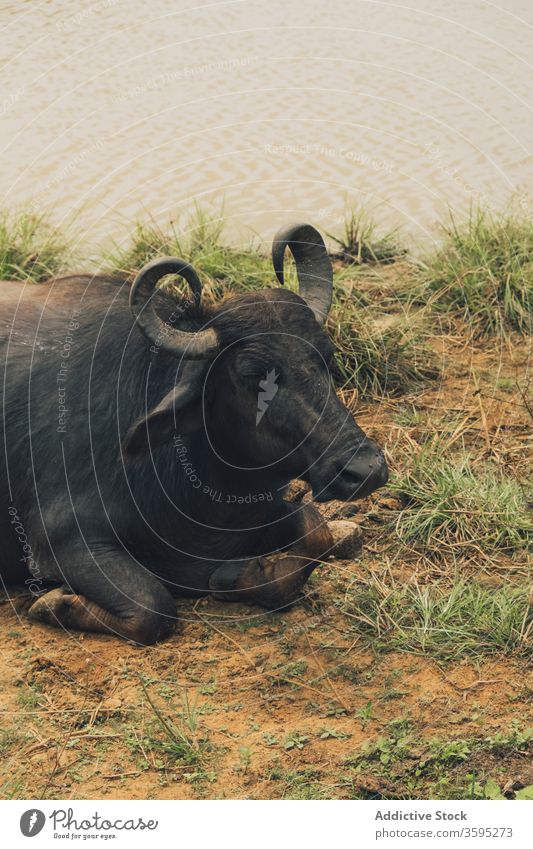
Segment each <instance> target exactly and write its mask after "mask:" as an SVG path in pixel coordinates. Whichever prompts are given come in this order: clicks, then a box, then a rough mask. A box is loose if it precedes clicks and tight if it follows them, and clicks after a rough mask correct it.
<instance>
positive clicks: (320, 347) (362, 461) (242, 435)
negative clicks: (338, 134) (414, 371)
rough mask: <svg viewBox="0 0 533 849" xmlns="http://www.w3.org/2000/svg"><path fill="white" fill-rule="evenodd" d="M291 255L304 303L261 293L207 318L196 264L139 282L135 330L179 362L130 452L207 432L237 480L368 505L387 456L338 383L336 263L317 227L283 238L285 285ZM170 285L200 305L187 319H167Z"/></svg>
mask: <svg viewBox="0 0 533 849" xmlns="http://www.w3.org/2000/svg"><path fill="white" fill-rule="evenodd" d="M287 247H288V248H289V249H290V251H291V253H292V254H293V256H294V259H295V262H296V270H297V274H298V281H299V294H298V295H297V294H295V293H293V292H291V291H287V290H284V289H278V288H271V289H270V288H269V289H262V290H258V291H256V292H253V293H246V294H240V295H236V296H233V297H231V298H228V299H226V300H224V301H223V302H222V303H221V304H219V305H218V306H217V307H216V308H213V309H203V308H202V307H201V304H200V299H201V283H200V280H199V278H198V275H197V274H196V272H195V271H194V269H193V268H192V267H191V266H190V265H189V264H188V263H186V262H184V261H182V260H179V259H174V258H161V259H156V260H154V261H153V262H151V263H149V264H148V265H146V266H145V267H144V268H143V269H142V270H141V271H140V272H139V274H138V275H137V278H136V279H135V282H134V284H133V287H132V290H131V297H130V304H131V308H132V311H133V314H134V316H135V319H136V322H137V325H138V327H139V328H140V329H141V330H142V331H143V333H144V334H145V335H146V336H147V337H148V339H149V340H150V342H151V343H152V350H153V351H155V352H158V351H159V350H163V351H165V352H167V353H170V354H172V355H173V356H174V357H176V358H178V360H179V362H180V367H179V369H178V379H177V380H176V382H175V387H174V389H172V390H171V391H170V392H168V394H167V395H165V397H164V398H163V399H162V401H161V402H160V403H159V404H158V405H157V406H156V407H155V408H153V409H152V410H150V411H149V412H148V415H147V417H146V418H145V419H144V420H143V421H140V422H138V423H137V424H136V425H134V427H133V428H132V429H131V430H130V432H129V434H128V437H127V440H126V448H127V450H128V451H129V452H130V453H135V452H138V451H141V450H146V449H147V448H148V447H150V448H154V447H156V446H157V445H158V444H161V443H163V442H168V441H170V440H171V439H172V435H173V433H175V432H178V433H184V432H190V431H194V430H203V432H204V434H205V435H206V437H207V440H208V444H209V450H211V451H213V452H214V454H215V455H216V456H217V458H218V460H220V462H222V463H223V464H225V465H226V466H227V467H228V469H233V470H236V471H239V472H242V473H252V474H256V475H260V476H261V477H262V478H264V477H267V478H269V479H270V480H271V481H273V482H276V481H281V482H283V481H288V480H290V479H292V478H301V479H303V480H306V481H308V482H309V483H310V484H311V486H312V489H313V495H314V498H315V500H316V501H328V500H330V499H341V500H346V501H349V500H352V499H356V498H361V497H363V496H365V495H367V494H368V493H370V492H372V491H373V490H375V489H377V488H378V487H380V486H383V485H384V484H385V483H386V481H387V476H388V472H387V466H386V463H385V459H384V457H383V453H382V451H381V450H380V449H379V448H378V446H377V445H376V444H375V443H374V442H373V441H372V440H371V439H369V438H368V437H367V436H366V435H365V433H364V432H363V431H362V430H361V428H360V427H359V426H358V425H357V423H356V422H355V421H354V418H353V416H352V415H351V413H350V412H349V411H348V409H347V408H346V407H345V406H344V405H343V404H342V403H341V402H340V400H339V399H338V397H337V395H336V393H335V390H334V386H333V383H332V380H331V377H330V373H329V365H330V362H331V359H332V356H333V353H334V349H333V346H332V344H331V342H330V340H329V338H328V336H327V333H326V332H325V330H324V323H325V321H326V319H327V315H328V312H329V308H330V306H331V299H332V280H333V274H332V267H331V262H330V259H329V256H328V253H327V250H326V248H325V245H324V242H323V240H322V237H321V236H320V234H319V233H318V231H317V230H315V228H314V227H311V226H309V225H306V224H295V225H292V226H290V227H287V228H284V229H283V230H281V231H280V232H279V233H278V234H277V236H276V238H275V240H274V245H273V251H272V257H273V262H274V269H275V272H276V275H277V278H278V280H279V282H280V283H281V284H283V282H284V271H283V260H284V254H285V250H286V248H287ZM168 274H179V275H181V276H182V277H183V278H185V280H186V281H187V282H188V284H189V287H190V289H191V292H192V296H193V300H192V302H189V305H188V307H187V308H185V309H182V307H181V306H180V304H178V303H177V302H175V301H174V302H172V301H169V302H168V304H167V313H166V315H165V316H164V317H162V315H161V296H160V295H159V306H158V303H157V302H158V290H157V289H156V285H157V283H158V281H159V280H160V279H161V278H162V277H164V276H165V275H168ZM172 304H173V306H172ZM169 309H170V310H171V312H170V313H169V312H168V310H169Z"/></svg>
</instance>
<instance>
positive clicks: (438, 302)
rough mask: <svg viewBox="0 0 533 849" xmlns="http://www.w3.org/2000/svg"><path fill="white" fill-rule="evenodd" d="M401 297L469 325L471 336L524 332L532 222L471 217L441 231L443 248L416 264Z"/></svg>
mask: <svg viewBox="0 0 533 849" xmlns="http://www.w3.org/2000/svg"><path fill="white" fill-rule="evenodd" d="M407 292H410V295H411V296H412V297H414V298H415V300H416V301H417V302H419V303H430V304H431V305H432V307H433V308H434V309H436V310H437V311H440V312H442V313H446V312H451V313H452V314H454V315H455V316H458V317H461V318H462V319H464V320H465V321H466V322H468V323H469V324H471V326H472V328H473V330H474V332H475V333H476V334H477V335H488V334H501V335H505V334H506V333H507V332H508V331H509V330H518V331H520V332H521V333H530V332H531V327H532V312H533V221H531V220H529V219H526V218H519V217H511V216H504V215H502V216H493V215H491V214H489V213H488V212H487V211H486V210H484V209H477V210H475V211H473V212H471V214H470V216H469V218H468V221H467V222H466V224H464V225H461V226H459V225H458V224H457V223H456V222H455V221H454V220H453V219H452V221H451V224H450V225H449V226H447V227H445V241H444V245H443V247H442V248H441V249H440V250H439V251H437V252H436V253H434V254H432V255H431V256H429V257H428V258H427V259H426V260H425V262H422V263H420V265H419V268H418V274H417V275H415V279H414V282H413V284H412V286H411V287H408V289H407Z"/></svg>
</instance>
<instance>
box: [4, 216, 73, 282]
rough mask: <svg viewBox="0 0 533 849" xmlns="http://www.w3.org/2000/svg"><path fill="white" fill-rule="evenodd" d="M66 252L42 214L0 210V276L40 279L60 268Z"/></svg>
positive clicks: (65, 245) (64, 242)
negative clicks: (13, 212) (14, 213)
mask: <svg viewBox="0 0 533 849" xmlns="http://www.w3.org/2000/svg"><path fill="white" fill-rule="evenodd" d="M70 253H71V248H70V245H69V243H68V241H67V240H66V239H65V237H64V236H63V235H62V234H61V233H60V232H59V231H58V230H56V229H55V228H54V227H53V226H52V225H51V224H50V223H49V221H48V220H47V219H46V218H45V216H42V215H35V214H33V213H30V212H22V213H19V214H18V215H11V216H10V215H7V214H6V213H0V279H3V280H31V281H33V282H35V283H40V282H42V281H43V280H47V279H49V278H50V277H53V276H54V275H56V274H59V273H60V272H61V271H63V270H64V269H65V268H66V264H67V260H68V258H69V255H70Z"/></svg>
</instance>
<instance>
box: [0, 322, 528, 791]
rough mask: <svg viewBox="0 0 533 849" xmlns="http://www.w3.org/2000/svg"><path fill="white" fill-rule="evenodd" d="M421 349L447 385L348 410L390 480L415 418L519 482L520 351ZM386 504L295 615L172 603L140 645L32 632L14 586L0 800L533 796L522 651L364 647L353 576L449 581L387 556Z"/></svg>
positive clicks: (451, 338)
mask: <svg viewBox="0 0 533 849" xmlns="http://www.w3.org/2000/svg"><path fill="white" fill-rule="evenodd" d="M434 347H435V350H436V351H437V354H438V357H439V359H440V360H441V366H442V368H443V373H444V374H445V379H443V380H441V381H438V382H437V383H436V384H432V385H430V386H428V387H426V388H424V389H423V390H421V391H418V392H416V393H413V395H411V396H403V397H401V398H395V399H385V400H379V401H378V400H376V401H375V402H373V403H368V402H367V403H365V405H364V406H363V405H362V404H361V403H358V404H357V407H358V420H359V421H360V423H361V424H362V426H363V427H364V428H365V429H366V430H367V431H368V432H369V433H371V434H372V435H374V436H375V437H376V438H377V439H378V440H380V441H381V443H382V444H384V445H386V448H387V452H388V456H389V458H390V461H391V465H392V467H393V468H394V466H395V455H396V454H397V453H398V450H399V448H403V449H405V448H406V447H409V446H411V447H412V450H413V451H415V450H417V448H419V447H420V444H421V441H422V440H423V437H424V434H423V433H422V432H421V427H422V430H423V428H424V426H423V425H422V426H421V425H420V424H416V423H415V424H411V425H408V426H405V425H400V424H398V414H399V413H401V412H402V411H403V410H405V409H407V408H409V409H412V408H415V409H416V410H417V411H419V412H420V413H421V414H424V415H427V416H430V423H429V424H428V425H427V427H431V428H435V427H438V423H439V422H446V421H449V418H450V416H451V415H452V414H453V415H454V416H458V418H459V419H462V420H463V422H464V426H463V430H462V439H463V440H464V442H465V444H466V445H467V446H469V447H470V448H471V449H472V450H473V451H474V452H475V453H476V454H477V455H478V456H479V457H489V456H490V459H492V460H493V461H494V462H498V463H500V464H504V465H505V467H506V468H507V469H508V470H509V471H510V472H513V471H515V470H519V469H520V468H521V467H522V466H523V464H524V463H525V462H526V461H527V457H528V453H527V447H528V435H529V434H530V432H531V417H530V414H529V413H528V411H527V405H526V404H525V403H524V399H523V397H522V395H521V392H520V391H519V390H518V389H517V387H516V386H515V387H514V388H513V380H514V379H515V377H516V376H517V375H520V376H521V377H523V375H524V374H525V372H526V371H527V363H528V357H529V353H530V352H529V351H528V350H526V347H525V344H524V343H523V341H522V342H521V343H519V344H518V343H516V344H511V345H510V346H508V347H505V346H503V347H502V348H498V346H497V345H494V344H491V345H486V346H482V347H481V348H480V347H479V346H478V347H477V349H476V350H475V352H474V353H472V351H473V349H472V346H471V345H469V344H468V343H467V342H466V341H465V338H464V336H461V334H456V335H454V334H453V333H449V334H448V335H447V336H446V337H439V341H438V342H435V343H434ZM502 387H503V388H502ZM347 400H350V399H347ZM353 400H354V403H355V402H356V399H353ZM397 508H398V504H397V503H396V501H395V499H394V498H392V497H391V496H390V494H388V493H387V491H386V490H385V491H382V492H379V493H376V494H375V495H374V496H372V497H371V498H370V499H366V500H365V501H363V502H360V504H359V505H358V512H357V513H355V514H354V516H353V517H352V520H353V521H354V522H356V523H357V524H358V525H359V526H360V527H361V529H362V534H363V547H362V550H361V552H360V553H359V554H357V555H356V556H355V557H354V559H352V560H349V561H340V560H335V561H331V562H329V563H326V564H324V565H323V566H322V567H321V568H320V569H318V570H317V571H316V572H315V573H314V575H313V577H312V579H311V581H310V583H309V585H308V588H307V595H306V598H305V599H303V600H302V602H301V603H299V604H298V605H297V606H295V607H294V608H293V609H291V610H289V611H285V612H280V613H274V614H270V613H266V612H265V611H262V610H259V609H258V608H253V607H247V606H244V605H235V604H228V603H223V602H218V601H215V600H213V599H211V598H205V599H201V600H199V601H191V600H181V601H179V602H178V611H179V614H180V617H181V627H180V629H179V631H177V632H176V633H175V634H174V635H173V636H172V637H171V638H170V639H169V640H167V641H166V642H164V643H161V644H159V645H156V646H154V647H151V648H138V647H135V646H133V645H130V644H125V643H122V642H120V641H118V640H117V639H114V638H111V637H107V636H93V635H84V634H79V633H74V632H72V633H63V632H60V631H56V630H52V629H50V628H48V627H46V626H44V625H43V626H39V625H37V624H30V623H29V622H27V621H26V620H25V619H24V616H23V615H22V614H21V615H19V613H17V610H21V609H22V608H23V606H24V601H25V599H24V592H23V590H22V588H12V590H11V591H10V595H11V600H10V599H8V598H7V597H5V596H4V599H3V600H2V602H1V614H2V615H1V619H0V644H1V646H2V651H1V655H0V692H1V694H2V695H1V716H0V752H1V754H2V762H1V766H0V793H1V795H2V797H4V798H65V799H69V798H82V799H91V798H105V799H108V798H109V799H118V798H120V799H122V798H139V799H144V798H158V799H175V798H184V799H188V798H252V799H280V798H299V799H309V798H409V797H412V798H428V797H429V798H431V797H433V798H438V797H441V798H454V797H457V798H482V797H483V796H489V797H494V796H495V795H496V796H497V795H498V794H499V793H500V792H501V791H502V790H504V791H505V792H506V794H507V795H510V796H512V795H513V788H516V787H520V786H523V785H530V784H533V768H532V765H531V754H532V748H531V741H532V738H531V736H529V735H528V732H527V728H528V726H531V725H532V713H533V710H532V704H533V700H532V695H533V672H532V669H531V663H530V661H529V662H528V660H527V656H526V655H525V654H524V653H511V654H509V655H503V654H487V653H485V652H484V651H483V648H482V647H480V652H479V654H477V655H475V656H473V657H461V656H459V657H458V658H457V659H456V660H452V661H451V660H443V659H442V658H438V657H431V656H429V655H425V656H424V655H420V654H413V653H409V652H407V651H397V652H387V651H383V650H379V651H378V649H377V648H376V647H375V646H373V645H372V643H371V642H370V641H369V639H368V638H367V637H365V636H364V634H362V633H361V630H360V629H359V630H358V629H357V628H356V627H355V624H354V621H353V619H351V618H350V616H349V614H348V613H347V612H346V608H345V606H344V604H343V600H344V597H345V594H346V591H347V588H348V587H349V586H350V584H351V582H352V581H353V580H354V579H356V578H357V579H359V580H363V581H364V580H365V579H366V578H367V577H368V575H369V574H370V573H372V571H373V570H379V569H381V568H383V563H384V561H385V559H387V562H388V563H389V564H390V568H391V569H392V570H393V571H394V574H395V575H396V576H397V577H400V578H401V579H402V580H403V579H405V580H407V579H409V578H410V577H412V576H413V574H417V576H418V577H419V578H420V580H422V581H425V582H432V581H434V580H437V579H441V578H442V577H443V575H444V576H445V577H446V569H447V567H446V564H443V562H442V559H440V558H439V557H438V556H435V557H433V556H432V553H431V552H425V553H423V554H421V553H420V552H419V551H414V550H413V551H411V550H406V549H405V548H404V547H402V546H400V544H399V542H398V541H397V539H396V537H395V531H394V521H393V520H394V516H395V515H396V512H395V511H396V509H397ZM326 509H327V510H329V515H331V513H334V512H335V510H336V505H326ZM454 568H455V569H457V568H459V569H460V570H462V572H464V574H465V575H466V576H472V575H473V574H475V576H476V577H477V578H480V577H481V578H482V579H484V580H486V581H488V582H489V583H490V582H491V581H494V582H495V583H498V584H502V583H511V584H512V583H513V582H522V583H523V582H524V580H526V579H527V574H528V573H527V563H526V561H525V560H524V558H523V557H518V558H510V557H506V556H504V555H498V556H496V555H494V556H493V554H492V552H486V553H485V556H484V557H483V556H481V557H479V558H474V559H470V560H465V561H464V562H462V563H461V564H460V566H459V567H457V565H456V566H455V567H454ZM529 657H531V655H530V656H529Z"/></svg>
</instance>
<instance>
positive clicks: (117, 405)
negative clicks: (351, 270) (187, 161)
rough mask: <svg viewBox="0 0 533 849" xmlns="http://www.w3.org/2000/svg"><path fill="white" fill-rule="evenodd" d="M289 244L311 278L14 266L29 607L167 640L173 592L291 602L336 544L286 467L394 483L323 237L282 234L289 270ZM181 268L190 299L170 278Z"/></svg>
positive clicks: (14, 488)
mask: <svg viewBox="0 0 533 849" xmlns="http://www.w3.org/2000/svg"><path fill="white" fill-rule="evenodd" d="M287 246H288V247H289V248H290V250H291V251H292V253H293V255H294V258H295V260H296V269H297V273H298V279H299V291H300V294H299V295H297V294H295V293H293V292H291V291H288V290H286V289H280V288H269V289H262V290H259V291H256V292H252V293H246V294H239V295H235V296H233V297H231V298H228V299H226V300H224V301H222V302H221V303H220V304H218V305H216V306H206V305H204V304H202V303H201V284H200V281H199V278H198V276H197V275H196V273H195V271H194V270H193V269H192V268H191V266H190V265H188V264H187V263H185V262H183V261H181V260H178V259H172V258H166V259H165V258H163V259H157V260H155V261H154V262H152V263H149V264H148V265H147V266H145V267H144V268H143V269H142V271H141V272H140V273H139V275H138V276H137V278H136V280H135V282H134V284H133V286H132V287H130V285H129V284H128V283H127V281H125V280H117V279H114V278H111V277H105V276H96V277H95V276H89V275H87V276H83V275H80V276H72V277H65V278H61V279H54V280H51V281H50V282H48V283H46V284H42V285H24V284H22V283H17V282H4V283H2V284H1V286H0V309H1V312H0V316H1V319H2V334H1V338H2V346H3V347H2V350H3V357H2V364H3V374H2V391H3V400H2V404H3V407H2V413H3V423H4V425H3V430H2V438H3V443H4V444H3V450H2V452H1V455H0V456H1V463H2V470H1V482H2V483H1V504H0V519H1V525H0V528H1V530H0V533H1V545H2V554H1V569H2V574H3V576H4V580H6V581H10V580H18V581H20V580H21V578H22V579H25V580H26V583H27V585H28V586H29V588H30V590H31V592H32V593H33V594H34V595H35V597H36V598H35V600H34V602H33V604H32V606H31V608H30V610H29V615H30V618H33V619H35V620H38V621H41V622H47V623H49V624H54V625H60V626H63V627H66V628H71V627H72V628H81V629H84V630H90V631H102V632H107V633H114V634H118V635H120V636H122V637H125V638H127V639H131V640H135V641H137V642H140V643H152V642H154V641H156V640H158V639H160V638H162V637H163V636H165V635H166V634H167V633H168V632H169V630H170V628H171V626H172V623H173V622H174V620H175V617H176V609H175V602H174V599H173V594H190V595H200V594H206V593H212V594H213V595H214V596H216V597H217V598H222V599H227V600H242V601H245V602H247V603H257V604H261V605H264V606H265V607H269V608H279V607H283V606H286V605H287V604H290V603H291V602H293V601H294V600H295V599H296V598H297V597H298V595H299V594H300V592H301V588H302V586H303V584H304V583H305V581H306V580H307V578H308V576H309V574H310V573H311V571H312V569H313V568H314V566H315V565H316V562H317V560H318V559H320V558H321V557H322V556H323V555H324V554H325V553H326V552H327V550H328V548H329V546H330V545H331V535H330V532H329V530H328V528H327V525H326V524H325V523H324V521H323V520H322V518H321V516H320V514H319V512H318V511H317V510H316V508H314V507H312V506H311V505H307V504H306V505H302V504H291V503H288V502H287V501H284V498H283V495H284V491H285V488H286V487H287V485H288V483H289V482H290V481H291V480H292V479H295V478H301V479H303V480H306V481H308V482H309V483H310V484H311V486H312V489H313V494H314V498H315V500H316V501H327V500H329V499H342V500H352V499H356V498H359V497H362V496H364V495H366V494H367V493H369V492H371V491H373V490H374V489H376V488H377V487H380V486H382V485H383V484H384V483H385V482H386V480H387V467H386V464H385V461H384V458H383V454H382V452H381V451H380V450H379V449H378V447H377V446H376V445H375V444H374V442H372V441H371V440H370V439H368V438H367V437H366V436H365V434H364V433H363V431H362V430H361V429H360V428H359V427H358V426H357V424H356V423H355V421H354V420H353V418H352V416H351V414H350V413H349V412H348V410H347V409H346V407H344V406H343V404H341V402H340V401H339V399H338V398H337V396H336V395H335V392H334V389H333V386H332V382H331V379H330V375H329V371H328V364H329V363H330V361H331V357H332V354H333V348H332V345H331V343H330V341H329V339H328V337H327V335H326V333H325V332H324V330H323V328H322V326H321V325H323V323H324V321H325V319H326V317H327V314H328V310H329V307H330V304H331V297H332V269H331V263H330V260H329V258H328V255H327V251H326V249H325V246H324V243H323V241H322V238H321V236H320V234H319V233H318V232H317V231H316V230H315V229H314V228H313V227H310V226H309V225H294V226H292V227H288V228H286V229H285V230H283V231H280V233H278V235H277V237H276V239H275V241H274V248H273V260H274V268H275V271H276V274H277V277H278V280H279V281H280V283H283V256H284V252H285V248H286V247H287ZM169 274H174V275H181V277H182V278H185V280H186V281H187V283H188V286H189V288H190V290H191V296H190V297H187V298H184V297H183V296H181V295H180V294H179V291H178V290H177V288H176V287H166V288H163V287H158V286H157V284H158V283H159V281H160V280H161V278H162V277H164V276H166V275H169ZM128 298H129V304H130V307H131V310H132V312H133V315H134V319H135V320H134V321H132V316H131V312H130V310H129V309H128ZM139 330H141V331H142V333H141V332H139Z"/></svg>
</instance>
